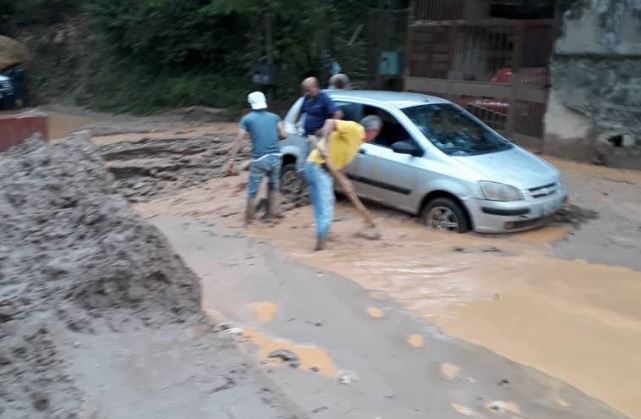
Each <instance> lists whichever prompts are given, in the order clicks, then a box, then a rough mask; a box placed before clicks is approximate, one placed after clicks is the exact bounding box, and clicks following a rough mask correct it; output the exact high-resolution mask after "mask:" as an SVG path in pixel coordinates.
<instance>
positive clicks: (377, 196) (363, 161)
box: [350, 106, 420, 212]
mask: <svg viewBox="0 0 641 419" xmlns="http://www.w3.org/2000/svg"><path fill="white" fill-rule="evenodd" d="M364 115H377V116H379V117H380V118H381V119H382V120H383V127H382V129H381V132H380V134H379V135H378V136H377V137H376V138H375V139H374V140H373V141H371V142H370V143H365V144H363V145H362V146H361V149H360V151H359V154H358V157H357V158H356V159H355V160H356V167H355V172H354V173H353V174H352V175H351V176H350V177H351V178H352V180H353V181H354V184H355V188H356V191H357V193H358V194H359V195H361V196H363V197H365V198H368V199H371V200H374V201H377V202H380V203H383V204H385V205H389V206H392V207H395V208H399V209H402V210H405V211H410V212H411V211H414V210H415V208H413V207H414V202H413V199H412V193H413V192H414V189H415V188H416V175H417V169H416V167H415V166H414V163H415V161H416V160H415V159H417V158H420V157H415V156H412V155H409V154H400V153H395V152H394V151H393V150H392V144H394V143H395V142H399V141H410V142H414V140H413V139H412V137H411V136H410V134H409V133H408V132H407V130H406V129H405V127H403V125H402V124H400V123H399V121H398V120H397V119H396V118H395V117H394V116H392V115H391V114H390V113H388V112H386V111H384V110H383V109H380V108H377V107H373V106H365V107H364ZM414 143H415V142H414ZM415 145H416V146H417V147H419V146H418V144H416V143H415Z"/></svg>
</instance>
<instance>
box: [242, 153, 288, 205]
mask: <svg viewBox="0 0 641 419" xmlns="http://www.w3.org/2000/svg"><path fill="white" fill-rule="evenodd" d="M280 163H281V161H280V155H278V154H267V155H265V156H263V157H260V158H258V159H256V160H253V161H252V164H251V168H250V169H249V181H248V182H247V197H248V198H249V199H254V198H256V195H258V189H259V188H260V182H261V181H262V180H263V177H265V176H267V186H268V188H269V192H274V191H277V190H278V184H279V182H280Z"/></svg>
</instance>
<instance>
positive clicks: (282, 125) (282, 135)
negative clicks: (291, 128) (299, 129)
mask: <svg viewBox="0 0 641 419" xmlns="http://www.w3.org/2000/svg"><path fill="white" fill-rule="evenodd" d="M278 138H280V139H281V140H284V139H285V138H287V131H285V123H284V122H283V121H278Z"/></svg>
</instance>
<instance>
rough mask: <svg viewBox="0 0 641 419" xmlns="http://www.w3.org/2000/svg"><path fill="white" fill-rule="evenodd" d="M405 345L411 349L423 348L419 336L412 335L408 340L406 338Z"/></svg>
mask: <svg viewBox="0 0 641 419" xmlns="http://www.w3.org/2000/svg"><path fill="white" fill-rule="evenodd" d="M407 343H408V344H409V345H410V346H411V347H412V348H417V349H418V348H422V347H423V344H424V343H423V337H422V336H421V335H412V336H410V337H409V338H407Z"/></svg>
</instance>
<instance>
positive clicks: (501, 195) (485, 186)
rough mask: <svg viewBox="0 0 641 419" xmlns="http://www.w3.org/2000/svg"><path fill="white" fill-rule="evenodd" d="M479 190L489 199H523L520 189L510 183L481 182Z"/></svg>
mask: <svg viewBox="0 0 641 419" xmlns="http://www.w3.org/2000/svg"><path fill="white" fill-rule="evenodd" d="M481 191H483V195H484V196H485V199H487V200H489V201H503V202H506V201H520V200H522V199H523V195H522V194H521V191H519V190H518V189H517V188H515V187H514V186H511V185H506V184H504V183H497V182H485V181H482V182H481Z"/></svg>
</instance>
